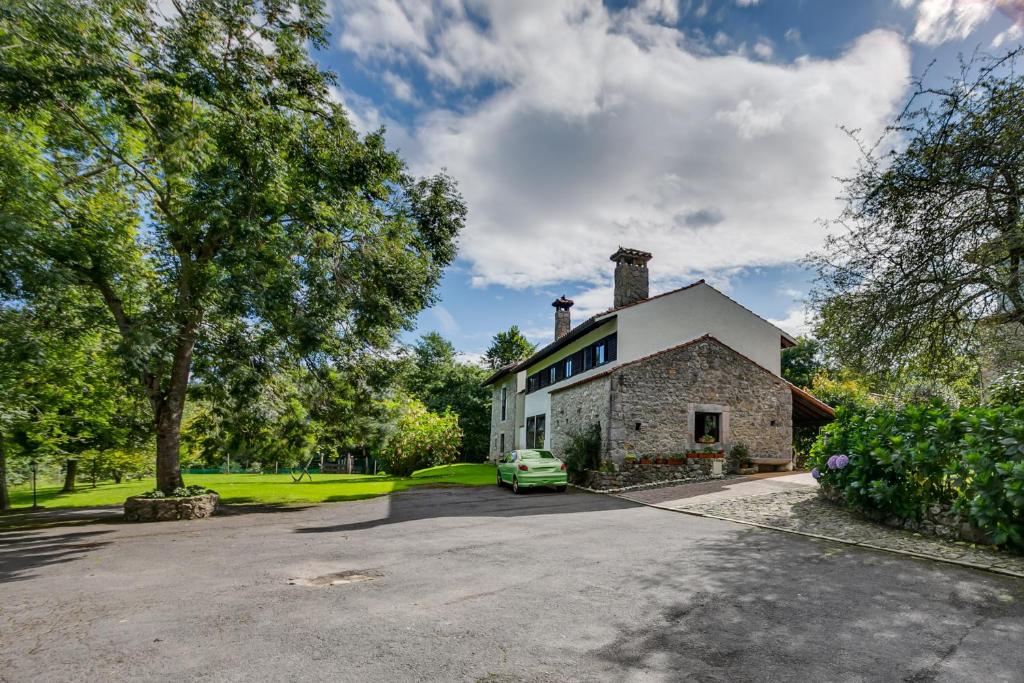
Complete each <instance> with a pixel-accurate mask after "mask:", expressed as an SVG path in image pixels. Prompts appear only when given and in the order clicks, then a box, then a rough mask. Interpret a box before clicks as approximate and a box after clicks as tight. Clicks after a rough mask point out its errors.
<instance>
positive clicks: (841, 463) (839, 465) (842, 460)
mask: <svg viewBox="0 0 1024 683" xmlns="http://www.w3.org/2000/svg"><path fill="white" fill-rule="evenodd" d="M849 464H850V456H848V455H837V456H836V469H837V470H841V469H843V468H844V467H846V466H847V465H849Z"/></svg>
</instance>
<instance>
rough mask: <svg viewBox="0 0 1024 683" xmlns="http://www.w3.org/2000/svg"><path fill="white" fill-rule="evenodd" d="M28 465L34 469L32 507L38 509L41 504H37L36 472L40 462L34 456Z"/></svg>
mask: <svg viewBox="0 0 1024 683" xmlns="http://www.w3.org/2000/svg"><path fill="white" fill-rule="evenodd" d="M28 466H29V469H30V470H32V509H33V510H38V509H39V506H38V505H36V473H38V472H39V463H38V462H36V461H35V459H34V458H33V459H32V460H31V461H29V463H28Z"/></svg>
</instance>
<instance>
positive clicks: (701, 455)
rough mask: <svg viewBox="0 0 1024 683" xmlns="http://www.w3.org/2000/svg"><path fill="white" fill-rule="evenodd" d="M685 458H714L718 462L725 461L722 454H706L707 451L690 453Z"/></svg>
mask: <svg viewBox="0 0 1024 683" xmlns="http://www.w3.org/2000/svg"><path fill="white" fill-rule="evenodd" d="M686 457H687V458H715V459H719V460H723V459H725V454H724V453H718V452H710V453H709V452H707V451H690V452H689V453H687V454H686Z"/></svg>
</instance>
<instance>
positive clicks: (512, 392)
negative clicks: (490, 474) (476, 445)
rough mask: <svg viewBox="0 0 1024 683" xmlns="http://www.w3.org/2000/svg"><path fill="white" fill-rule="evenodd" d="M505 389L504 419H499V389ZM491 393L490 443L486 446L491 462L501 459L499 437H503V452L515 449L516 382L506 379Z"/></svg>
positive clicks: (512, 379) (495, 386)
mask: <svg viewBox="0 0 1024 683" xmlns="http://www.w3.org/2000/svg"><path fill="white" fill-rule="evenodd" d="M502 387H506V388H507V389H508V398H507V401H506V404H505V406H506V409H505V419H504V420H502V419H501V388H502ZM493 389H494V390H493V392H492V393H491V441H490V444H489V445H488V448H489V451H488V457H489V458H490V459H491V460H497V459H498V458H499V457H501V455H502V452H501V435H502V434H504V435H505V452H508V451H511V450H512V449H513V448H515V445H514V444H515V440H514V435H515V428H516V424H515V423H516V382H515V376H513V377H512V378H506V379H504V380H502V381H501V382H499V383H497V384H495V385H494V387H493Z"/></svg>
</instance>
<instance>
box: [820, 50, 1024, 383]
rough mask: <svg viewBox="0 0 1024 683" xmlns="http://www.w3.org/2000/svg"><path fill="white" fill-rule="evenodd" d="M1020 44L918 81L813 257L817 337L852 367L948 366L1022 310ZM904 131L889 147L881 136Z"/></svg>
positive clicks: (1023, 84) (1022, 315)
mask: <svg viewBox="0 0 1024 683" xmlns="http://www.w3.org/2000/svg"><path fill="white" fill-rule="evenodd" d="M1019 54H1020V49H1018V50H1016V51H1014V52H1011V53H1009V54H1008V55H1006V56H1004V57H1002V58H999V59H983V60H978V61H975V62H973V63H971V64H967V65H965V66H964V69H963V72H962V74H961V75H960V76H959V77H958V78H957V79H955V80H954V81H953V82H952V83H951V84H949V85H948V86H947V87H938V88H937V87H928V86H926V85H925V84H924V83H923V82H919V83H918V84H917V88H916V91H915V93H914V95H913V96H912V98H911V99H910V101H909V103H908V105H907V107H906V109H905V110H904V111H903V113H902V114H901V115H900V116H899V118H898V119H897V120H896V122H895V123H894V124H893V125H892V126H891V127H890V128H889V129H888V131H887V134H886V135H885V136H884V137H883V139H882V141H881V142H880V143H879V144H878V145H876V146H872V147H865V156H864V161H863V163H862V165H861V167H860V168H859V169H858V171H857V173H856V175H854V176H853V177H852V178H849V179H847V180H846V181H845V197H844V198H845V201H846V208H845V211H844V212H843V214H842V216H841V218H840V219H839V221H838V224H839V227H840V228H842V229H843V232H842V233H841V234H839V235H838V236H835V237H833V238H831V239H830V240H829V241H828V243H827V247H826V249H825V251H824V252H823V253H821V254H817V255H815V256H813V257H812V261H813V262H814V263H815V264H816V266H817V269H818V271H819V275H820V286H819V288H818V289H817V291H816V292H815V293H814V298H815V300H816V303H817V305H818V307H819V308H820V320H821V322H820V324H819V326H818V328H817V330H816V336H817V337H818V338H819V339H820V340H822V342H823V343H824V344H825V346H826V347H827V349H828V350H829V352H830V353H831V354H833V355H834V356H835V357H836V358H838V359H839V360H840V361H841V362H842V363H845V364H847V365H848V366H849V367H851V368H853V369H854V370H856V371H858V372H860V373H864V374H873V375H886V374H889V375H892V374H894V373H897V372H899V371H900V370H901V368H902V366H904V365H906V364H908V363H916V364H917V365H918V367H919V368H920V369H922V370H924V371H925V372H926V374H931V375H941V374H942V370H943V366H944V364H945V361H946V359H947V358H948V357H949V356H951V355H955V356H961V357H962V356H974V355H976V351H977V344H978V340H979V338H980V336H981V334H982V332H983V330H982V328H983V327H985V326H988V327H993V326H995V327H998V326H1011V327H1013V328H1015V329H1019V328H1020V326H1021V324H1022V323H1024V287H1022V280H1021V277H1022V268H1024V218H1022V215H1024V214H1022V208H1024V77H1022V76H1021V75H1020V74H1018V73H1017V72H1016V71H1015V65H1016V62H1017V59H1018V56H1019ZM894 140H895V141H897V143H898V144H902V146H901V147H899V149H897V150H894V151H891V152H889V153H883V152H882V151H881V150H882V146H883V144H888V143H890V142H892V141H894Z"/></svg>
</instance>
